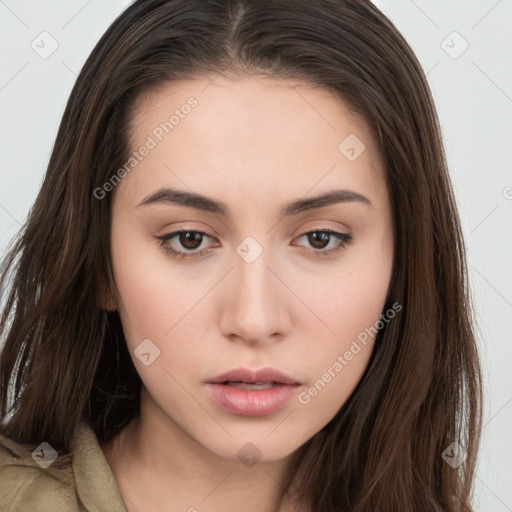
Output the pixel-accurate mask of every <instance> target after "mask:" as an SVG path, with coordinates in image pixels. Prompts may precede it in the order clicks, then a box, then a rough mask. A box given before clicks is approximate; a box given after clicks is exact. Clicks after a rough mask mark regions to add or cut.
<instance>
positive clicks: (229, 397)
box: [206, 383, 299, 416]
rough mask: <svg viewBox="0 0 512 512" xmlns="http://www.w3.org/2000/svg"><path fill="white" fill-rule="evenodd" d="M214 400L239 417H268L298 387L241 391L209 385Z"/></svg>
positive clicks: (230, 387) (284, 385)
mask: <svg viewBox="0 0 512 512" xmlns="http://www.w3.org/2000/svg"><path fill="white" fill-rule="evenodd" d="M206 387H207V388H208V390H209V391H210V393H211V394H212V397H213V399H214V400H215V402H217V404H218V405H220V406H221V407H222V408H223V409H225V410H226V411H227V412H229V413H231V414H236V415H238V416H266V415H267V414H272V413H273V412H276V411H278V410H279V409H280V408H281V407H283V405H284V404H285V403H286V402H287V401H288V400H289V399H290V398H291V397H292V396H293V395H294V394H295V393H296V392H297V389H298V387H299V386H298V385H292V384H280V385H279V386H275V387H273V388H268V389H240V388H235V387H233V386H229V385H227V384H214V383H207V384H206Z"/></svg>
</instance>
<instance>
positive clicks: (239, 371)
mask: <svg viewBox="0 0 512 512" xmlns="http://www.w3.org/2000/svg"><path fill="white" fill-rule="evenodd" d="M228 381H231V382H247V383H255V382H277V383H279V384H300V382H298V381H296V380H295V379H293V378H292V377H290V376H288V375H286V374H284V373H282V372H280V371H279V370H276V369H274V368H270V367H267V368H261V369H259V370H251V369H250V368H235V369H234V370H230V371H229V372H226V373H223V374H222V375H218V376H217V377H214V378H212V379H209V380H207V381H206V382H208V383H211V384H213V383H220V382H228Z"/></svg>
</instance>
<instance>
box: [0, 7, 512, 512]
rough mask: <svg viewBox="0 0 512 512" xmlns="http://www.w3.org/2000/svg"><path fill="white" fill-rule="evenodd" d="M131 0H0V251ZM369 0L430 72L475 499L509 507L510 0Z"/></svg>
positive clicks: (497, 508) (486, 507) (481, 507)
mask: <svg viewBox="0 0 512 512" xmlns="http://www.w3.org/2000/svg"><path fill="white" fill-rule="evenodd" d="M129 3H130V1H129V0H108V1H106V0H88V1H87V0H67V1H63V0H61V1H57V0H45V1H44V2H42V1H36V0H3V1H2V0H0V38H1V39H0V43H1V44H0V109H1V110H0V112H1V116H0V184H1V186H0V251H1V252H2V253H3V252H4V251H5V248H6V246H7V243H8V241H9V240H10V238H11V237H12V236H13V235H14V234H15V232H16V231H17V229H18V228H19V226H20V224H21V223H22V222H23V221H24V220H25V218H26V216H27V214H28V211H29V209H30V207H31V205H32V203H33V201H34V199H35V197H36V194H37V192H38V190H39V187H40V185H41V181H42V177H43V173H44V171H45V166H46V165H47V163H48V158H49V155H50V152H51V149H52V146H53V142H54V139H55V136H56V133H57V128H58V125H59V122H60V118H61V116H62V113H63V111H64V107H65V103H66V101H67V98H68V96H69V93H70V92H71V88H72V86H73V83H74V81H75V79H76V76H77V73H78V71H79V70H80V68H81V67H82V65H83V63H84V62H85V59H86V58H87V56H88V55H89V53H90V51H91V50H92V48H93V46H94V44H95V43H96V42H97V41H98V39H99V38H100V36H101V35H102V34H103V32H104V31H105V30H106V28H107V27H108V25H109V24H110V23H111V22H112V21H113V19H114V18H115V17H116V16H117V15H118V14H119V13H120V12H121V11H122V10H123V8H124V7H125V6H127V5H128V4H129ZM375 3H376V4H377V5H378V6H379V7H380V8H381V10H382V11H383V12H384V13H385V14H386V15H387V16H389V17H390V19H391V20H392V21H393V22H394V23H395V24H396V26H397V28H398V29H399V30H400V31H401V32H402V34H403V35H404V36H405V38H406V39H407V41H408V42H409V43H410V45H411V46H412V48H413V50H414V51H415V52H416V55H417V56H418V58H419V60H420V62H421V64H422V66H423V68H424V69H425V71H426V72H427V77H428V79H429V82H430V86H431V88H432V92H433V95H434V100H435V102H436V105H437V108H438V114H439V117H440V120H441V125H442V129H443V135H444V138H445V146H446V152H447V157H448V163H449V166H450V172H451V176H452V180H453V184H454V189H455V193H456V197H457V201H458V205H459V209H460V215H461V219H462V223H463V228H464V234H465V239H466V244H467V252H468V262H469V270H470V278H471V288H472V290H473V293H474V301H475V308H476V319H477V324H478V333H477V334H478V339H479V344H480V346H481V351H482V359H483V364H484V372H485V397H486V398H485V404H484V406H485V420H484V423H485V428H484V436H483V446H482V451H481V455H480V463H479V470H478V478H477V487H476V510H478V511H482V512H504V511H511V512H512V486H511V485H510V483H511V482H512V433H511V432H512V428H511V427H512V372H511V371H510V370H511V368H510V366H511V363H512V339H511V336H510V332H511V328H512V265H511V263H512V171H511V165H510V157H509V151H510V147H511V146H510V145H511V143H512V140H511V136H512V59H511V56H512V1H511V0H500V1H496V0H485V1H484V0H480V1H476V0H473V1H469V0H466V1H455V0H449V1H448V0H436V1H427V0H414V1H413V0H376V1H375ZM43 32H47V34H43V35H41V33H43ZM454 32H456V34H454ZM52 45H54V46H55V45H58V47H57V48H56V49H55V51H54V52H53V53H52V54H51V55H49V56H47V55H45V54H44V52H50V50H52ZM466 46H467V48H466ZM43 57H46V58H43ZM440 456H441V454H440Z"/></svg>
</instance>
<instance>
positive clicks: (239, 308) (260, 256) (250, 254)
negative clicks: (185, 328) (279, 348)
mask: <svg viewBox="0 0 512 512" xmlns="http://www.w3.org/2000/svg"><path fill="white" fill-rule="evenodd" d="M236 253H237V254H236V255H235V256H236V258H235V260H234V269H233V273H232V278H231V281H230V283H231V284H230V290H229V299H228V301H227V304H226V306H225V307H226V310H225V311H224V315H223V317H224V325H223V326H222V327H223V330H224V334H225V335H228V336H233V335H236V336H238V337H240V338H243V339H245V340H246V341H253V342H257V341H260V340H263V339H265V338H268V337H269V336H272V335H273V334H275V333H282V332H283V330H284V328H285V326H284V324H283V319H284V316H285V315H284V307H285V304H284V300H285V299H284V297H283V295H282V290H281V289H280V286H281V287H282V284H280V282H279V280H278V279H276V277H275V276H274V274H273V272H272V271H271V270H270V269H269V268H268V267H271V266H272V254H271V251H270V249H267V248H264V247H263V245H261V244H260V243H259V242H258V241H257V240H256V239H255V238H253V237H246V238H245V239H244V240H243V241H242V242H241V243H240V244H239V245H238V246H237V247H236Z"/></svg>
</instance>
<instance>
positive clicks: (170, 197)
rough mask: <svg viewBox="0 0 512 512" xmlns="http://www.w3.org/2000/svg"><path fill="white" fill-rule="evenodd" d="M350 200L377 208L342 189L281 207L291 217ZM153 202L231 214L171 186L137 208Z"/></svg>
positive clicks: (218, 204)
mask: <svg viewBox="0 0 512 512" xmlns="http://www.w3.org/2000/svg"><path fill="white" fill-rule="evenodd" d="M349 202H357V203H361V204H363V205H366V206H368V207H370V208H375V207H374V205H373V204H372V202H371V201H370V200H369V199H368V198H367V197H366V196H363V195H362V194H359V193H358V192H354V191H353V190H346V189H342V190H332V191H329V192H324V193H323V194H320V195H317V196H314V197H309V198H307V199H298V200H296V201H292V202H290V203H288V204H285V205H284V206H282V207H281V216H282V217H291V216H293V215H297V214H299V213H302V212H306V211H309V210H315V209H318V208H323V207H325V206H330V205H333V204H336V203H349ZM152 204H175V205H178V206H185V207H187V208H193V209H195V210H198V211H201V212H206V213H211V214H213V215H218V216H220V217H230V216H231V212H230V209H229V207H228V206H227V205H226V204H225V203H223V202H222V201H218V200H216V199H213V198H210V197H207V196H204V195H201V194H195V193H192V192H187V191H185V190H176V189H173V188H169V187H167V188H161V189H159V190H157V191H156V192H154V193H153V194H151V195H149V196H147V197H146V198H144V199H143V200H142V201H141V202H140V203H139V204H138V205H137V206H136V208H139V207H141V206H148V205H152Z"/></svg>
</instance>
